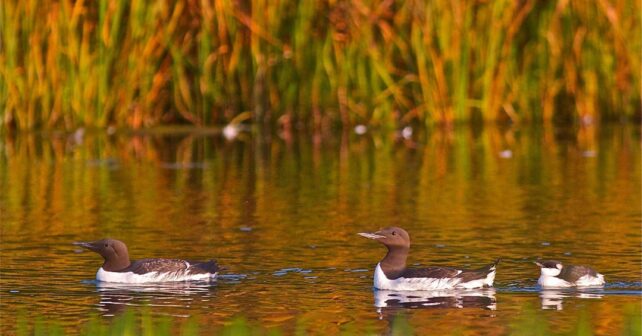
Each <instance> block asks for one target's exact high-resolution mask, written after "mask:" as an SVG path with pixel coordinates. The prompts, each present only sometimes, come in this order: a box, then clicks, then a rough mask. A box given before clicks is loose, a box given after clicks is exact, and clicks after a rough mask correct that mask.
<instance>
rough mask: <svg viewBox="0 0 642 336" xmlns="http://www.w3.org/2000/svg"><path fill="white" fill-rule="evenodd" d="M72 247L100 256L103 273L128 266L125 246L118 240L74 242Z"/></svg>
mask: <svg viewBox="0 0 642 336" xmlns="http://www.w3.org/2000/svg"><path fill="white" fill-rule="evenodd" d="M74 245H78V246H82V247H84V248H86V249H88V250H91V251H94V252H96V253H98V254H100V255H101V256H102V257H103V259H105V263H104V264H103V269H104V270H105V271H112V272H114V271H119V270H122V269H124V268H127V267H128V266H129V265H130V261H129V253H128V252H127V246H126V245H125V243H123V242H121V241H120V240H116V239H111V238H106V239H101V240H97V241H94V242H76V243H74Z"/></svg>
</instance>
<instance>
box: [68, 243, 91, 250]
mask: <svg viewBox="0 0 642 336" xmlns="http://www.w3.org/2000/svg"><path fill="white" fill-rule="evenodd" d="M72 244H74V245H76V246H82V247H84V248H86V249H89V250H92V251H93V250H95V249H96V247H95V246H94V245H93V243H91V242H73V243H72Z"/></svg>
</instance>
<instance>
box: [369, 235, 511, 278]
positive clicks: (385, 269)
mask: <svg viewBox="0 0 642 336" xmlns="http://www.w3.org/2000/svg"><path fill="white" fill-rule="evenodd" d="M359 235H361V236H363V237H366V238H370V239H374V240H376V241H378V242H380V243H382V244H383V245H385V246H386V248H388V253H387V254H386V256H385V257H384V258H383V259H382V260H381V261H380V262H379V263H378V264H377V267H376V269H375V274H374V287H375V288H377V289H390V290H437V289H451V288H481V287H491V286H492V285H493V281H495V270H496V266H497V263H498V262H499V259H497V260H496V261H495V262H494V263H492V264H490V265H487V266H484V267H482V268H480V269H476V270H464V269H457V268H450V267H428V268H407V267H406V259H407V258H408V251H409V250H410V236H409V235H408V232H406V230H404V229H402V228H399V227H388V228H385V229H383V230H380V231H377V232H374V233H363V232H362V233H359Z"/></svg>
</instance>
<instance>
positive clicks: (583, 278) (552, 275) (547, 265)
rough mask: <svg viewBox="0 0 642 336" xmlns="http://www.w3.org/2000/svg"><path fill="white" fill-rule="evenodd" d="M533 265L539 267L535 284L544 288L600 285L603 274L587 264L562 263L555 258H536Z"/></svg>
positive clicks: (602, 281)
mask: <svg viewBox="0 0 642 336" xmlns="http://www.w3.org/2000/svg"><path fill="white" fill-rule="evenodd" d="M535 265H537V266H539V267H540V269H541V275H540V277H539V279H538V280H537V284H538V285H540V286H541V287H546V288H561V287H600V286H603V285H604V284H605V283H606V281H604V275H602V274H600V273H597V272H596V271H595V270H594V269H592V268H590V267H587V266H574V265H563V264H562V263H561V262H559V261H556V260H538V261H535Z"/></svg>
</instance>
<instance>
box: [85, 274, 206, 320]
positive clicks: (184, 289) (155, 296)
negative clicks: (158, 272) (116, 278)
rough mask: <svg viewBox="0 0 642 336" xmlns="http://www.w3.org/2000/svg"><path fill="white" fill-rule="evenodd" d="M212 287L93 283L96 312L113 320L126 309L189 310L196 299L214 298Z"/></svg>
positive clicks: (191, 283)
mask: <svg viewBox="0 0 642 336" xmlns="http://www.w3.org/2000/svg"><path fill="white" fill-rule="evenodd" d="M214 287H215V286H214V284H213V283H211V282H209V281H188V282H165V283H150V284H120V283H111V282H102V281H98V282H96V290H97V292H98V294H99V295H100V302H99V303H98V310H100V311H101V312H102V314H103V315H104V316H115V315H118V314H120V313H122V312H123V311H124V310H125V308H126V307H128V306H154V307H174V308H177V307H178V308H181V307H182V308H184V307H189V306H190V304H191V302H192V301H193V300H194V299H195V298H196V297H198V298H199V299H200V300H201V301H202V300H206V299H208V298H211V297H213V296H214V291H213V289H214Z"/></svg>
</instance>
